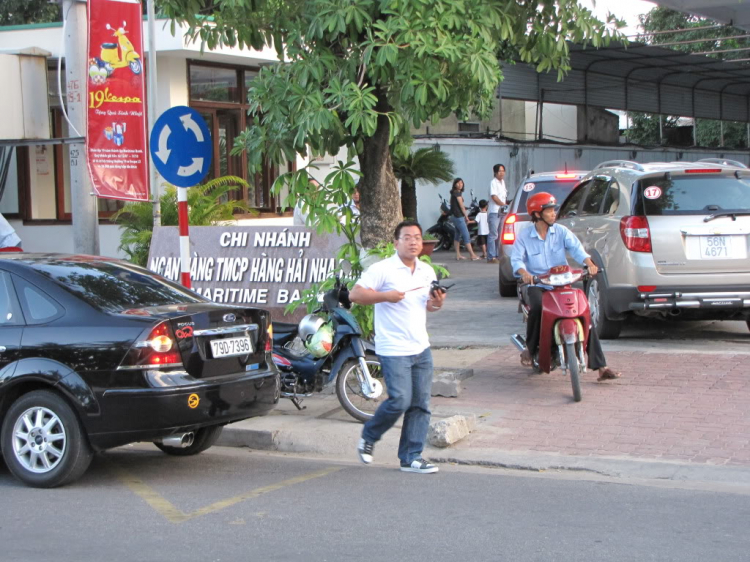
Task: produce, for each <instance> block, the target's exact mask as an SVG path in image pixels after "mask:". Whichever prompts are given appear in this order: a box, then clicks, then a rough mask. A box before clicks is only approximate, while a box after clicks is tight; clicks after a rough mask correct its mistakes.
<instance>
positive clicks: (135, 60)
mask: <svg viewBox="0 0 750 562" xmlns="http://www.w3.org/2000/svg"><path fill="white" fill-rule="evenodd" d="M126 25H127V24H126V23H125V22H122V27H119V28H117V29H115V28H113V27H112V26H111V25H109V24H107V29H109V30H111V31H113V32H114V33H113V34H112V35H113V37H117V43H102V48H101V51H100V52H99V58H96V59H93V60H94V62H95V63H96V65H97V66H98V67H99V68H103V69H104V70H106V71H107V76H111V75H112V73H113V72H114V71H115V69H117V68H124V67H126V66H129V67H130V70H131V72H132V73H133V74H140V73H141V71H142V70H143V66H142V64H141V55H139V54H138V53H136V52H135V48H134V47H133V43H131V42H130V39H128V38H127V37H126V34H127V31H125V26H126Z"/></svg>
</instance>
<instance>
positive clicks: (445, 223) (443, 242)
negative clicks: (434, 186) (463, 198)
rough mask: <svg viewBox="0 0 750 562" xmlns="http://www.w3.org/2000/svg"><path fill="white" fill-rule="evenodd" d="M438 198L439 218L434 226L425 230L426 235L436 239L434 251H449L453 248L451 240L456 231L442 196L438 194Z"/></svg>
mask: <svg viewBox="0 0 750 562" xmlns="http://www.w3.org/2000/svg"><path fill="white" fill-rule="evenodd" d="M438 197H439V198H440V217H439V218H438V221H437V223H436V224H434V225H432V226H431V227H430V228H428V229H427V233H428V234H432V235H433V236H434V237H435V238H436V239H437V243H436V244H435V249H436V250H450V249H451V248H452V247H453V240H454V238H455V237H456V230H455V229H454V227H453V223H452V222H451V220H450V216H451V213H450V207H449V206H448V202H447V201H446V200H445V199H443V196H442V195H440V194H439V193H438Z"/></svg>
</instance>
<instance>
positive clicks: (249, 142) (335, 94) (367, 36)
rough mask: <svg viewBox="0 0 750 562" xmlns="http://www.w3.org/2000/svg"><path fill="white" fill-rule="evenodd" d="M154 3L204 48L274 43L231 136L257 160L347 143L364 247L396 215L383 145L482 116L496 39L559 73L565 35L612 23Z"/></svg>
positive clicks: (331, 2) (450, 10)
mask: <svg viewBox="0 0 750 562" xmlns="http://www.w3.org/2000/svg"><path fill="white" fill-rule="evenodd" d="M160 9H161V11H162V13H164V14H165V15H167V16H168V17H170V18H172V19H173V20H174V21H176V22H181V23H186V24H187V25H188V26H189V28H190V29H191V33H192V36H193V37H194V38H195V39H197V40H199V41H203V42H204V44H205V46H207V47H208V48H214V47H217V46H221V45H228V46H240V47H246V46H251V47H254V48H261V47H263V46H264V45H273V46H274V47H275V48H276V50H277V53H278V55H279V58H280V59H281V60H283V61H284V64H278V65H273V66H271V67H267V68H264V69H263V70H262V71H261V72H260V75H259V76H258V77H257V78H256V79H255V80H254V81H253V84H252V87H251V88H250V94H249V95H250V101H251V108H250V113H251V114H252V116H253V117H254V119H253V123H254V125H253V127H252V128H250V129H249V130H248V131H246V132H244V133H242V134H241V135H240V137H239V138H238V144H239V145H240V147H241V149H244V150H246V151H247V153H248V161H249V163H250V164H251V165H252V166H254V167H255V168H256V169H257V168H258V167H259V166H260V164H261V162H262V160H263V159H264V158H267V159H268V160H270V161H271V162H273V163H276V164H279V165H282V164H285V163H286V162H288V161H293V160H294V159H295V157H296V155H298V154H300V155H304V156H309V155H313V156H317V155H322V154H324V153H328V154H337V153H338V152H339V149H340V148H342V147H346V148H348V149H349V150H350V153H352V154H355V155H356V156H357V158H358V160H359V167H360V170H361V171H362V173H363V176H362V180H361V182H360V193H361V209H362V225H361V227H362V232H361V235H362V241H363V243H364V244H365V246H367V247H374V246H375V245H376V244H377V243H378V242H379V241H382V240H387V239H388V238H389V236H390V234H391V233H392V231H393V228H394V227H395V225H396V223H397V222H398V221H399V220H400V218H401V216H400V213H399V211H398V210H399V209H400V205H399V204H398V203H399V201H398V186H397V182H396V178H395V176H394V173H393V167H392V164H391V154H392V150H394V151H405V150H408V145H409V141H410V136H409V124H412V125H413V126H415V127H419V126H420V125H421V124H423V123H424V122H427V121H437V120H439V119H441V118H444V117H447V116H448V115H450V114H452V113H456V114H458V116H459V117H462V116H468V115H470V114H476V115H478V116H480V117H483V116H485V117H486V116H488V115H489V114H490V112H491V109H492V103H493V100H494V96H495V89H496V87H497V85H498V83H499V81H500V80H501V79H502V73H501V70H500V63H499V61H498V53H499V52H501V50H502V49H504V48H505V49H508V48H510V50H512V51H513V52H515V53H517V55H518V57H519V58H520V59H521V60H522V61H524V62H527V63H531V64H534V65H535V66H536V68H537V70H538V71H539V72H546V71H551V70H556V71H557V72H558V76H562V75H563V74H564V72H565V71H566V70H567V69H568V68H569V52H568V45H567V43H566V40H572V41H575V42H579V43H590V44H591V45H593V46H594V47H597V46H599V45H602V44H605V43H607V42H608V41H609V39H610V38H612V37H613V36H614V37H615V38H620V34H619V33H618V32H617V31H615V30H616V28H618V27H619V26H621V22H616V21H615V20H614V18H610V20H609V21H608V23H606V24H605V23H602V22H600V21H598V20H597V19H596V18H594V16H593V15H592V13H591V12H590V11H589V10H587V9H585V8H583V7H582V6H580V5H579V4H578V3H577V1H576V0H538V1H535V2H518V1H516V0H161V1H160ZM206 16H211V17H210V18H207V17H206ZM310 153H312V154H310ZM300 183H301V185H302V188H303V189H307V188H308V187H307V183H306V182H300ZM290 190H291V191H293V190H294V188H293V187H290ZM293 196H294V194H293Z"/></svg>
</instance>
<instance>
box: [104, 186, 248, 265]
mask: <svg viewBox="0 0 750 562" xmlns="http://www.w3.org/2000/svg"><path fill="white" fill-rule="evenodd" d="M241 187H247V182H245V180H243V179H242V178H238V177H235V176H224V177H221V178H216V179H214V180H211V181H208V182H206V183H204V184H202V185H196V186H194V187H191V188H188V222H189V224H190V226H211V225H215V224H221V223H224V222H229V221H232V220H234V212H235V211H242V212H245V213H252V212H254V211H253V210H252V209H250V207H249V206H248V205H247V203H245V202H244V201H234V200H231V199H229V198H228V197H227V196H228V195H229V194H230V193H231V192H232V191H236V190H238V189H240V188H241ZM160 202H161V224H162V226H177V225H178V217H177V188H176V187H174V186H171V185H170V186H167V188H166V189H165V190H164V193H163V194H162V196H161V197H160ZM153 213H154V209H153V206H152V205H151V203H148V202H138V203H126V204H125V206H124V207H123V208H122V209H120V210H119V211H117V213H115V214H114V215H113V216H112V218H111V220H112V221H113V222H116V223H117V224H118V225H120V227H121V232H120V248H119V249H120V250H121V251H122V252H124V253H125V255H127V257H128V260H130V261H131V262H132V263H134V264H136V265H140V266H143V267H146V264H147V262H148V252H149V249H150V248H151V235H152V233H153V230H154V215H153Z"/></svg>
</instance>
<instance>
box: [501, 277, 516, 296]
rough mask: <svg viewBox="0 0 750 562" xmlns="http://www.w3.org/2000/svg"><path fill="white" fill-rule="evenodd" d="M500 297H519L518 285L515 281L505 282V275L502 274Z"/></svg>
mask: <svg viewBox="0 0 750 562" xmlns="http://www.w3.org/2000/svg"><path fill="white" fill-rule="evenodd" d="M500 296H501V297H517V296H518V283H517V282H516V281H515V280H514V281H512V282H511V283H506V282H505V281H503V275H502V273H501V274H500Z"/></svg>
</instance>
